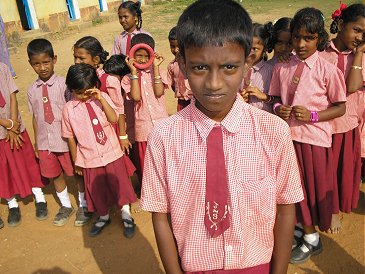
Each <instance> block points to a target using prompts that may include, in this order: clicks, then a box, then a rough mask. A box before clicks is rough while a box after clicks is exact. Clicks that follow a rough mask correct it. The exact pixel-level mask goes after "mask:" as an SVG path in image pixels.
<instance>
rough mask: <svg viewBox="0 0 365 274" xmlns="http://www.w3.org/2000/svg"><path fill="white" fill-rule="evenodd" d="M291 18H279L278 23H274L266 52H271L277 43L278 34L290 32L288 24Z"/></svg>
mask: <svg viewBox="0 0 365 274" xmlns="http://www.w3.org/2000/svg"><path fill="white" fill-rule="evenodd" d="M291 20H292V19H291V18H289V17H281V18H280V19H279V20H278V21H276V22H275V24H274V27H273V29H272V33H271V38H270V41H269V43H268V47H267V51H268V52H272V51H273V49H274V46H275V44H276V43H277V41H278V40H277V39H278V38H277V37H278V35H279V33H280V32H282V31H287V32H290V22H291Z"/></svg>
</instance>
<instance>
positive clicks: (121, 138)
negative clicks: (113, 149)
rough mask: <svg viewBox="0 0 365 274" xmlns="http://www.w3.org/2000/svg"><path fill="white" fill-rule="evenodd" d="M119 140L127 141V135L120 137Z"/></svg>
mask: <svg viewBox="0 0 365 274" xmlns="http://www.w3.org/2000/svg"><path fill="white" fill-rule="evenodd" d="M119 140H128V134H126V135H120V136H119Z"/></svg>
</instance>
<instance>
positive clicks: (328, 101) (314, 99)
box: [269, 51, 346, 147]
mask: <svg viewBox="0 0 365 274" xmlns="http://www.w3.org/2000/svg"><path fill="white" fill-rule="evenodd" d="M299 62H301V60H300V59H299V58H298V57H297V56H296V55H295V56H292V57H291V58H290V60H289V62H287V63H278V64H277V65H276V66H275V67H274V71H273V75H272V78H271V85H270V92H269V93H270V95H273V96H279V97H281V101H282V103H283V104H284V105H287V104H288V99H289V94H288V90H289V88H290V85H291V83H292V79H293V76H294V72H295V70H296V68H297V65H298V63H299ZM305 64H306V65H305V66H304V69H303V73H302V75H301V77H300V82H299V84H298V86H297V88H296V91H295V95H294V99H293V102H292V106H304V107H305V108H307V109H308V110H310V111H321V110H326V109H328V108H329V107H331V106H332V103H336V102H346V85H345V79H344V77H343V74H342V72H341V70H339V69H338V68H337V67H336V66H334V65H333V64H331V63H330V62H328V61H326V60H325V59H324V58H322V57H320V56H319V54H318V51H317V52H315V53H314V54H312V55H311V56H310V57H308V58H307V59H306V60H305ZM288 124H289V126H290V129H291V133H292V138H293V140H294V141H297V142H300V143H306V144H311V145H315V146H321V147H331V144H332V124H331V122H330V121H326V122H319V123H312V122H302V121H298V120H297V119H295V117H293V116H291V117H290V118H289V120H288Z"/></svg>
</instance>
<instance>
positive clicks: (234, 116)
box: [190, 96, 244, 141]
mask: <svg viewBox="0 0 365 274" xmlns="http://www.w3.org/2000/svg"><path fill="white" fill-rule="evenodd" d="M242 104H244V103H243V102H242V100H241V99H240V98H239V97H238V96H237V98H236V101H235V102H234V103H233V106H232V108H231V110H230V111H229V112H228V114H227V115H226V117H224V119H223V120H222V121H221V122H220V123H218V122H216V121H214V120H212V119H210V118H209V117H207V116H206V115H205V114H204V113H202V112H201V111H200V110H199V109H198V108H197V107H196V106H195V98H192V103H191V104H190V107H191V108H192V112H191V116H192V119H193V122H194V124H195V127H196V129H197V130H198V132H199V135H200V137H201V138H202V139H203V141H205V140H206V139H207V137H208V135H209V133H210V131H211V130H212V129H213V127H214V126H216V125H221V126H222V128H224V129H225V130H226V131H228V132H229V133H237V132H238V131H239V129H240V126H241V116H242V113H243V111H242Z"/></svg>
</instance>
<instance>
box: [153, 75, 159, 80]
mask: <svg viewBox="0 0 365 274" xmlns="http://www.w3.org/2000/svg"><path fill="white" fill-rule="evenodd" d="M153 78H155V80H160V79H161V76H160V75H158V76H155V77H153Z"/></svg>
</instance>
